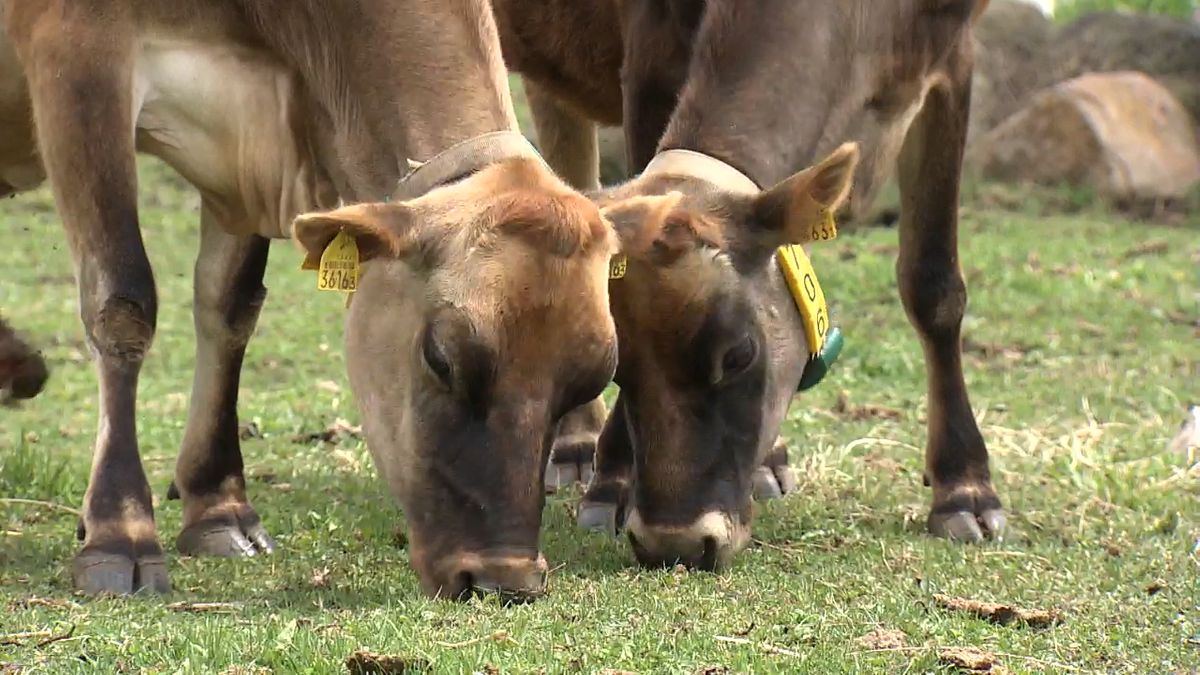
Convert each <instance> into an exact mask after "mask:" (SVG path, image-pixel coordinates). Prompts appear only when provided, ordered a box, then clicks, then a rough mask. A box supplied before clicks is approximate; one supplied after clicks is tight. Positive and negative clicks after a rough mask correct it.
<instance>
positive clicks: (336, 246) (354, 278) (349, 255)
mask: <svg viewBox="0 0 1200 675" xmlns="http://www.w3.org/2000/svg"><path fill="white" fill-rule="evenodd" d="M358 272H359V264H358V243H357V242H356V241H354V237H351V236H350V235H348V234H346V233H345V232H338V233H337V236H336V237H334V238H333V241H331V242H329V245H328V246H326V247H325V252H324V253H322V254H321V264H320V265H319V266H318V268H317V289H318V290H322V291H340V292H343V293H352V292H354V291H355V290H357V289H358Z"/></svg>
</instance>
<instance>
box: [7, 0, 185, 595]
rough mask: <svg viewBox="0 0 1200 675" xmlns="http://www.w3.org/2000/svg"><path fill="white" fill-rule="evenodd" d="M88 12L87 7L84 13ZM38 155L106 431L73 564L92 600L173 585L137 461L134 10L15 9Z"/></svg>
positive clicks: (11, 27) (150, 292) (147, 282)
mask: <svg viewBox="0 0 1200 675" xmlns="http://www.w3.org/2000/svg"><path fill="white" fill-rule="evenodd" d="M89 7H90V6H89ZM8 9H9V11H8V12H7V13H6V14H5V19H6V20H7V26H6V28H7V32H8V34H9V35H10V36H12V38H13V44H14V46H15V47H16V49H17V50H18V52H19V54H20V57H21V61H22V63H23V65H24V66H25V73H26V77H27V78H28V81H29V85H30V86H29V90H30V96H31V99H32V103H33V114H34V118H35V121H36V128H37V141H38V149H39V153H40V155H41V158H42V161H43V163H44V165H45V168H46V175H47V177H48V178H49V180H50V184H51V186H52V188H53V191H54V197H55V201H56V203H57V205H58V211H59V214H60V216H61V217H62V220H63V226H64V228H65V231H66V235H67V240H68V242H69V244H70V248H71V254H72V257H73V260H74V265H75V273H76V280H77V282H78V285H79V305H80V315H81V318H82V319H83V326H84V333H85V338H86V340H87V343H88V345H89V347H90V350H91V352H92V355H93V357H94V360H95V363H96V371H97V374H98V379H99V385H100V388H99V389H100V390H99V397H100V401H99V428H98V430H97V433H96V443H95V448H94V452H93V455H92V470H91V476H90V478H89V479H88V487H87V492H86V493H85V495H84V498H83V509H82V516H81V519H80V520H81V522H80V527H79V530H78V531H79V533H80V534H81V535H82V539H83V548H82V549H81V550H80V551H79V553H78V554H77V555H76V556H75V559H74V561H73V562H72V563H71V576H72V580H73V582H74V584H75V586H76V587H77V588H79V589H81V590H83V591H85V592H87V593H101V592H109V593H119V594H123V593H131V592H135V591H141V590H150V591H158V592H166V591H168V590H170V582H169V580H168V577H167V566H166V561H165V559H164V557H163V552H162V547H161V546H160V545H159V542H158V534H157V531H156V529H155V524H154V509H153V506H152V503H151V498H150V487H149V485H148V484H147V482H146V474H145V472H144V471H143V469H142V463H141V458H140V456H139V454H138V441H137V431H136V426H135V408H136V401H137V386H138V374H139V372H140V371H141V366H142V359H143V357H144V356H145V355H146V352H147V350H148V349H149V348H150V343H151V341H152V339H153V337H154V328H155V321H156V317H157V313H158V301H157V296H156V292H155V288H154V276H153V273H152V272H151V269H150V262H149V260H147V258H146V251H145V248H144V247H143V244H142V236H141V230H140V229H139V224H138V213H137V179H136V171H135V162H134V139H133V96H132V90H133V78H132V73H133V68H132V63H133V60H132V53H133V52H132V45H133V41H132V22H131V17H130V16H128V11H126V10H122V9H120V8H119V7H116V8H115V9H114V11H111V12H99V13H97V12H92V11H90V10H88V9H85V8H84V7H80V6H76V5H73V4H67V5H57V4H56V5H45V6H44V7H43V6H41V5H39V4H38V3H23V4H21V5H19V6H16V7H14V6H13V4H12V3H10V5H9V8H8Z"/></svg>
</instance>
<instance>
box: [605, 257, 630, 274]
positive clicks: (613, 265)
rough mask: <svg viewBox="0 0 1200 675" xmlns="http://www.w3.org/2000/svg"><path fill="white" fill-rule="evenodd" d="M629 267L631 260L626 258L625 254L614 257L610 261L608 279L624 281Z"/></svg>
mask: <svg viewBox="0 0 1200 675" xmlns="http://www.w3.org/2000/svg"><path fill="white" fill-rule="evenodd" d="M628 267H629V259H628V258H626V257H625V254H623V253H618V254H617V255H614V256H613V257H612V259H611V260H609V261H608V278H609V279H623V278H624V277H625V270H626V269H627V268H628Z"/></svg>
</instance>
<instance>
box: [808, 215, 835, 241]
mask: <svg viewBox="0 0 1200 675" xmlns="http://www.w3.org/2000/svg"><path fill="white" fill-rule="evenodd" d="M837 234H838V233H837V222H835V221H834V219H833V211H830V210H829V209H821V218H820V219H819V220H818V221H817V222H815V223H813V227H812V233H811V236H812V238H811V239H809V241H829V240H830V239H837Z"/></svg>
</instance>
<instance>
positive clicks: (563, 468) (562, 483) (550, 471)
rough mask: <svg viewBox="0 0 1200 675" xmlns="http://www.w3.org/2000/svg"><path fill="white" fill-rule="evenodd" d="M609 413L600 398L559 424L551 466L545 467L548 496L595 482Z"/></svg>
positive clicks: (581, 407)
mask: <svg viewBox="0 0 1200 675" xmlns="http://www.w3.org/2000/svg"><path fill="white" fill-rule="evenodd" d="M606 413H607V411H606V410H605V407H604V399H601V398H597V399H595V400H593V401H592V402H591V403H588V404H586V405H582V406H580V407H578V408H576V409H574V410H572V411H571V412H569V413H567V414H566V416H565V417H563V418H562V420H561V421H560V422H559V423H558V429H557V430H556V431H555V434H554V445H553V446H551V451H550V463H549V464H548V465H547V466H546V478H545V482H546V492H547V493H552V492H555V491H557V490H558V489H559V488H563V487H567V486H568V485H572V484H573V483H575V482H576V481H578V482H580V483H583V484H585V485H586V484H587V483H588V482H589V481H591V480H592V466H593V462H594V457H595V454H596V441H597V440H598V439H599V438H600V431H601V430H602V429H603V428H604V417H605V415H606Z"/></svg>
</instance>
